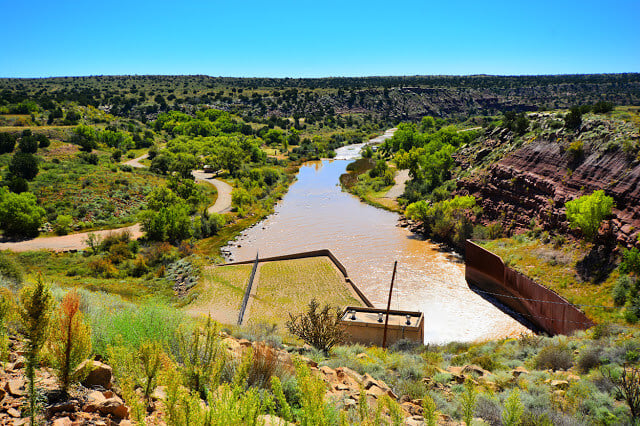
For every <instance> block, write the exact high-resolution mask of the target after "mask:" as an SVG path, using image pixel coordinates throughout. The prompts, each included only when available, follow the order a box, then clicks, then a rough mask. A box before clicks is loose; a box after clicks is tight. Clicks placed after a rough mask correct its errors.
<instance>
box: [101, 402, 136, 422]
mask: <svg viewBox="0 0 640 426" xmlns="http://www.w3.org/2000/svg"><path fill="white" fill-rule="evenodd" d="M98 411H99V412H100V414H102V415H103V416H106V415H109V414H111V415H112V416H115V417H117V418H119V419H127V418H129V407H127V406H126V405H124V403H123V402H122V400H121V399H120V398H118V397H117V396H114V397H112V398H108V399H106V400H105V401H103V402H102V403H101V404H100V406H99V407H98Z"/></svg>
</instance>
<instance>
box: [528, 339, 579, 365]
mask: <svg viewBox="0 0 640 426" xmlns="http://www.w3.org/2000/svg"><path fill="white" fill-rule="evenodd" d="M534 364H535V367H536V368H537V369H551V370H554V371H555V370H568V369H569V368H571V367H572V366H573V352H572V351H571V349H569V348H568V347H567V346H566V345H562V344H554V345H550V346H546V347H544V348H542V350H541V351H540V352H539V353H538V355H537V356H536V357H535V360H534Z"/></svg>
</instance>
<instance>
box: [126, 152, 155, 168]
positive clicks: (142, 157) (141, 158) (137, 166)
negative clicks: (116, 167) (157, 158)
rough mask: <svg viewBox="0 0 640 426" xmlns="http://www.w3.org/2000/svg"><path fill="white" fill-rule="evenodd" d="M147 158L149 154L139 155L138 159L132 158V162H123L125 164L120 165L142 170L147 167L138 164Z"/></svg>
mask: <svg viewBox="0 0 640 426" xmlns="http://www.w3.org/2000/svg"><path fill="white" fill-rule="evenodd" d="M147 158H149V154H144V155H141V156H140V157H138V158H134V159H133V160H129V161H125V162H124V163H122V164H124V165H127V166H131V167H134V168H136V169H143V168H145V167H147V166H145V165H144V164H142V163H141V162H140V160H146V159H147Z"/></svg>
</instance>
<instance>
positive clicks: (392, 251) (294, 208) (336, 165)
mask: <svg viewBox="0 0 640 426" xmlns="http://www.w3.org/2000/svg"><path fill="white" fill-rule="evenodd" d="M358 152H359V148H357V149H354V147H353V146H351V147H345V148H340V149H339V150H337V152H336V153H337V156H336V158H338V159H334V160H322V161H315V162H309V163H306V164H304V165H303V166H302V167H301V168H300V171H299V173H298V176H297V181H296V182H294V183H293V184H292V185H291V187H290V189H289V191H288V192H287V194H286V195H285V196H284V197H283V199H282V200H281V201H280V203H278V204H277V205H276V207H275V211H274V213H273V214H272V215H270V216H269V217H267V218H266V219H265V220H264V221H262V222H261V223H259V224H257V225H256V226H254V227H252V228H250V229H247V230H246V231H245V232H244V233H243V234H242V235H241V236H240V237H239V238H238V239H237V240H235V241H234V242H231V243H230V245H229V246H228V247H227V248H228V249H229V251H230V252H231V256H232V258H233V259H234V260H246V259H253V258H255V256H256V250H257V251H259V253H260V257H268V256H277V255H283V254H289V253H296V252H301V251H309V250H317V249H325V248H328V249H329V250H331V251H332V252H333V254H335V255H336V256H337V257H338V259H340V261H341V262H342V263H343V265H344V266H345V267H346V268H347V271H348V272H349V276H350V277H351V279H352V280H353V281H354V282H355V283H356V285H358V287H359V288H360V289H361V290H362V291H363V292H364V293H365V294H366V296H367V297H368V298H369V300H371V302H372V303H373V304H374V305H375V306H378V307H385V306H386V303H387V297H388V292H389V283H390V281H391V274H392V270H393V262H394V261H395V260H397V261H398V269H397V273H396V281H395V285H394V296H393V298H392V304H391V307H392V308H393V309H407V310H417V311H422V312H423V313H424V316H425V343H446V342H451V341H477V340H487V339H494V338H499V337H506V336H518V335H519V334H520V333H522V332H527V329H526V328H525V327H524V326H522V325H521V324H520V323H518V322H517V321H515V320H514V319H512V318H511V317H510V316H508V315H506V314H504V313H503V312H501V311H500V310H498V309H497V308H495V307H494V306H493V305H492V304H490V303H489V302H487V301H486V300H484V299H483V298H481V297H480V296H478V295H477V294H476V293H474V292H472V291H471V290H469V288H468V286H467V283H466V281H465V279H464V263H463V261H462V259H460V258H459V257H458V256H456V255H455V254H451V253H448V252H446V251H443V250H441V249H440V248H439V247H438V246H437V245H435V244H432V243H431V242H429V241H424V240H422V239H421V238H418V237H416V236H415V235H413V234H412V233H410V232H409V231H407V230H406V229H403V228H400V227H397V226H396V223H397V220H398V215H397V214H396V213H392V212H388V211H386V210H382V209H378V208H375V207H372V206H369V205H368V204H364V203H362V202H360V201H359V200H358V198H356V197H355V196H353V195H351V194H349V193H346V192H343V191H341V188H340V186H339V184H338V178H339V176H340V175H341V174H342V173H345V170H346V167H347V164H349V162H350V161H351V160H352V159H353V158H354V157H355V156H357V154H358ZM309 292H310V293H311V292H313V285H312V283H310V286H309Z"/></svg>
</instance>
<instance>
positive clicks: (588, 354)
mask: <svg viewBox="0 0 640 426" xmlns="http://www.w3.org/2000/svg"><path fill="white" fill-rule="evenodd" d="M601 354H602V350H601V349H600V348H599V347H593V346H592V347H588V348H585V349H583V350H582V351H581V352H580V355H579V356H578V361H577V363H576V366H577V367H578V371H580V373H582V374H587V373H588V372H589V371H591V369H592V368H595V367H597V366H599V365H600V364H601V362H602V361H601V358H600V356H601Z"/></svg>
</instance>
